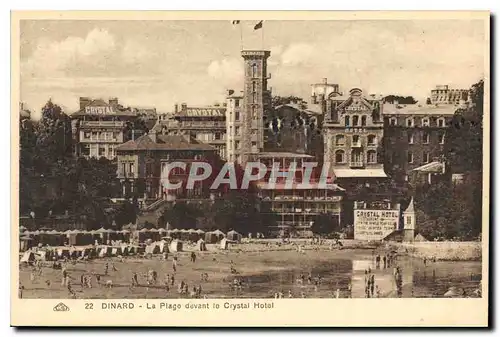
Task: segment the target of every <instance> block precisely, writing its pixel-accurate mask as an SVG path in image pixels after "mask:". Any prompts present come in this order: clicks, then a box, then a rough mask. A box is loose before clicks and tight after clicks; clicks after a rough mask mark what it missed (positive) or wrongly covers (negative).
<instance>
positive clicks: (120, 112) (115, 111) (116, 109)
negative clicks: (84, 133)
mask: <svg viewBox="0 0 500 337" xmlns="http://www.w3.org/2000/svg"><path fill="white" fill-rule="evenodd" d="M87 107H105V108H108V109H109V110H110V113H106V114H101V116H137V112H135V111H132V110H131V109H123V108H121V106H115V105H112V104H109V103H108V102H106V101H104V100H103V99H100V98H97V99H94V100H92V101H91V102H90V103H89V104H87V105H86V106H85V107H84V108H83V109H80V110H78V111H76V112H74V113H72V114H71V115H70V117H72V118H73V117H80V116H99V114H92V113H87V112H86V108H87Z"/></svg>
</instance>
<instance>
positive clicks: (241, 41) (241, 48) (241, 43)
mask: <svg viewBox="0 0 500 337" xmlns="http://www.w3.org/2000/svg"><path fill="white" fill-rule="evenodd" d="M238 26H240V51H243V27H242V24H241V21H240V23H239V24H238Z"/></svg>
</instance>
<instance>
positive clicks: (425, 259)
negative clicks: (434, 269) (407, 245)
mask: <svg viewBox="0 0 500 337" xmlns="http://www.w3.org/2000/svg"><path fill="white" fill-rule="evenodd" d="M425 266H427V257H424V267H425Z"/></svg>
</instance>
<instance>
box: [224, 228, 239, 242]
mask: <svg viewBox="0 0 500 337" xmlns="http://www.w3.org/2000/svg"><path fill="white" fill-rule="evenodd" d="M227 239H228V240H230V241H236V242H240V241H241V234H240V233H238V232H237V231H229V232H227Z"/></svg>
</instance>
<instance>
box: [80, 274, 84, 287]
mask: <svg viewBox="0 0 500 337" xmlns="http://www.w3.org/2000/svg"><path fill="white" fill-rule="evenodd" d="M80 284H81V286H82V288H85V274H82V275H81V276H80Z"/></svg>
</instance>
